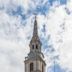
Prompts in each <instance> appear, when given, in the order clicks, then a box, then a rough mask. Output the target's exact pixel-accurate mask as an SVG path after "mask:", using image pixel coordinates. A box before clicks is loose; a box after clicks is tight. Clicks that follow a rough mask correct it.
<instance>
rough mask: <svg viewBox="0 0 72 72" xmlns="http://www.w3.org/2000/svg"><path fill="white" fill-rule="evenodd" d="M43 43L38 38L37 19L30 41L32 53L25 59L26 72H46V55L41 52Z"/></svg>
mask: <svg viewBox="0 0 72 72" xmlns="http://www.w3.org/2000/svg"><path fill="white" fill-rule="evenodd" d="M41 45H42V44H41V42H40V39H39V36H38V28H37V21H36V17H35V21H34V29H33V36H32V39H31V41H30V44H29V46H30V52H29V54H28V56H27V57H26V58H25V61H24V62H25V72H45V65H46V63H45V61H44V60H43V58H44V55H43V53H42V52H41Z"/></svg>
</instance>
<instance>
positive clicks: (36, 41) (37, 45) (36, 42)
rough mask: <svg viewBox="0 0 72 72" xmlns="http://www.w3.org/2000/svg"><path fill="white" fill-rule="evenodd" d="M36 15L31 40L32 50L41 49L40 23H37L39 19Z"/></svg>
mask: <svg viewBox="0 0 72 72" xmlns="http://www.w3.org/2000/svg"><path fill="white" fill-rule="evenodd" d="M36 19H37V18H36V16H35V21H34V29H33V36H32V39H31V41H30V45H29V46H30V51H39V52H40V51H41V41H40V39H39V36H38V25H37V20H36Z"/></svg>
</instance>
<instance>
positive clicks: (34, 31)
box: [33, 15, 38, 36]
mask: <svg viewBox="0 0 72 72" xmlns="http://www.w3.org/2000/svg"><path fill="white" fill-rule="evenodd" d="M33 36H38V27H37V17H36V15H35V21H34V30H33Z"/></svg>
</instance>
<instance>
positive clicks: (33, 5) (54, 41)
mask: <svg viewBox="0 0 72 72" xmlns="http://www.w3.org/2000/svg"><path fill="white" fill-rule="evenodd" d="M34 14H36V15H37V23H38V34H39V37H40V40H41V42H42V52H43V53H44V55H45V61H46V63H47V65H46V72H72V62H71V60H72V0H6V1H5V0H0V72H24V63H23V61H24V58H25V57H26V56H27V54H28V52H29V42H30V40H31V37H32V32H33V25H34V18H35V15H34Z"/></svg>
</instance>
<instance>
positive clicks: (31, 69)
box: [30, 63, 33, 72]
mask: <svg viewBox="0 0 72 72" xmlns="http://www.w3.org/2000/svg"><path fill="white" fill-rule="evenodd" d="M32 71H33V63H30V72H32Z"/></svg>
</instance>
